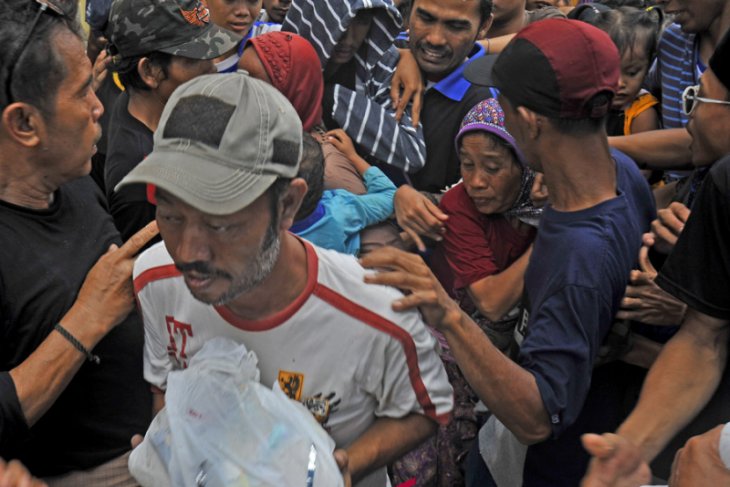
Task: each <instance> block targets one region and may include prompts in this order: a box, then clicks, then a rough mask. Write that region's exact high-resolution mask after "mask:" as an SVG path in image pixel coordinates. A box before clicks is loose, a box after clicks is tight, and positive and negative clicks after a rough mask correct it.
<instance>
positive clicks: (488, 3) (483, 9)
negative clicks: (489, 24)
mask: <svg viewBox="0 0 730 487" xmlns="http://www.w3.org/2000/svg"><path fill="white" fill-rule="evenodd" d="M492 7H493V4H492V0H479V23H480V24H483V23H484V22H485V21H486V20H487V19H488V18H489V16H490V15H492Z"/></svg>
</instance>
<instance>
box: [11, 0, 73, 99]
mask: <svg viewBox="0 0 730 487" xmlns="http://www.w3.org/2000/svg"><path fill="white" fill-rule="evenodd" d="M59 1H60V0H53V1H52V0H33V2H34V3H36V4H38V13H36V15H35V18H34V19H33V22H32V23H31V24H30V28H29V29H28V32H27V33H26V34H25V36H24V37H23V40H22V41H20V47H19V48H18V50H17V51H16V53H15V55H13V56H12V57H11V58H9V59H10V61H9V62H8V65H7V66H8V68H7V73H8V74H7V76H6V77H5V106H7V105H10V104H11V103H12V102H13V94H12V92H11V89H10V85H11V84H12V82H13V71H14V68H15V65H16V64H17V63H18V61H19V60H20V57H21V56H22V55H23V53H24V52H25V49H26V48H27V47H28V44H29V43H30V38H31V36H32V35H33V31H35V28H36V26H37V25H38V21H39V20H40V19H41V15H43V12H48V10H49V9H50V11H51V12H54V13H55V14H57V15H60V16H61V17H66V12H65V11H64V9H63V8H62V7H61V6H59V5H58V2H59ZM49 13H50V12H49Z"/></svg>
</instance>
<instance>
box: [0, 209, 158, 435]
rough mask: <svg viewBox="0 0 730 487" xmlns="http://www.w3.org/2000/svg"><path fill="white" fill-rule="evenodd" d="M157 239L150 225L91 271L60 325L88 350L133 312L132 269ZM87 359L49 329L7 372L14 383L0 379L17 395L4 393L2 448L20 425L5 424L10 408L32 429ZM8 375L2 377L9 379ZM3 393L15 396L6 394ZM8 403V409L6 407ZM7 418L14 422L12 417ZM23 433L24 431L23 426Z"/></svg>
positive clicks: (109, 252)
mask: <svg viewBox="0 0 730 487" xmlns="http://www.w3.org/2000/svg"><path fill="white" fill-rule="evenodd" d="M155 235H157V224H156V223H155V222H153V223H150V224H149V225H148V226H147V227H145V228H144V229H142V230H141V231H140V232H139V233H137V234H136V235H134V236H133V237H132V238H131V239H129V240H128V241H127V242H126V243H125V244H124V245H123V246H122V247H120V248H116V247H114V246H113V247H112V248H110V249H109V251H108V252H107V253H106V254H104V255H103V256H102V257H101V258H100V259H99V261H97V263H96V264H95V265H94V267H92V268H91V270H90V271H89V273H88V274H87V276H86V279H85V281H84V284H83V285H82V286H81V290H80V291H79V295H78V298H77V299H76V301H75V302H74V304H73V306H72V307H71V309H69V310H68V312H67V313H66V314H65V315H64V316H63V318H61V320H60V325H61V326H62V327H63V328H64V329H65V330H67V332H68V333H70V334H71V335H72V336H73V337H74V338H75V339H76V340H78V341H79V342H80V343H81V345H82V346H83V347H84V348H85V349H86V350H92V349H93V348H94V346H95V345H96V344H97V343H98V342H99V341H100V340H101V339H102V338H103V337H104V336H105V335H106V334H107V333H108V332H109V331H111V330H112V329H113V328H114V327H115V326H116V325H117V324H119V323H120V322H121V321H122V320H123V319H124V318H125V317H126V316H127V315H128V314H129V313H130V312H131V311H132V309H133V307H134V298H133V294H132V279H131V276H132V265H133V263H134V258H135V255H136V254H137V252H138V251H139V249H141V248H142V247H143V246H144V245H145V244H146V243H147V242H148V241H149V240H150V239H151V238H152V237H154V236H155ZM86 359H87V357H86V355H84V354H83V353H82V352H81V351H79V350H78V349H77V348H76V347H75V346H74V345H72V344H71V342H70V340H69V339H67V338H66V337H64V336H63V335H61V333H60V332H59V331H53V332H51V334H50V335H48V337H47V338H46V339H45V340H44V341H43V342H42V343H41V344H40V346H39V347H38V348H37V349H36V350H35V351H34V352H33V353H32V354H31V355H30V356H29V357H28V358H26V359H25V360H24V361H23V362H22V363H21V364H20V365H18V366H17V367H15V368H14V369H12V370H10V371H9V372H5V373H3V374H8V375H9V377H10V379H11V380H12V385H9V384H8V381H7V380H5V381H0V383H3V384H5V387H4V388H8V389H12V388H14V392H15V394H11V395H10V396H8V395H7V394H5V393H4V394H3V395H2V403H3V404H2V406H0V411H1V412H2V415H3V417H2V418H0V426H1V427H2V428H1V429H2V430H1V431H0V438H2V444H3V446H4V445H5V444H6V442H8V443H9V442H12V441H13V439H14V438H13V437H12V434H13V433H18V425H17V424H16V425H13V424H12V423H8V422H7V420H8V419H9V418H8V417H7V413H8V411H12V410H13V408H12V404H19V405H20V409H21V411H22V416H23V418H24V419H25V423H26V425H27V427H30V426H33V425H34V424H35V423H36V422H37V421H38V420H39V419H40V418H41V417H42V416H43V414H44V413H45V412H46V411H47V410H48V408H50V407H51V405H52V404H53V403H54V401H55V400H56V399H57V398H58V396H59V395H60V394H61V392H63V390H64V389H65V388H66V386H67V385H68V383H69V382H70V381H71V379H72V378H73V376H74V374H75V373H76V372H77V371H78V369H79V368H80V367H81V365H82V364H83V362H84V361H85V360H86ZM8 375H6V378H7V377H8ZM4 392H10V393H11V392H13V391H12V390H10V391H8V390H4ZM8 405H10V406H8ZM10 419H11V420H12V419H13V418H10ZM20 429H21V430H22V429H24V428H23V427H22V425H21V428H20Z"/></svg>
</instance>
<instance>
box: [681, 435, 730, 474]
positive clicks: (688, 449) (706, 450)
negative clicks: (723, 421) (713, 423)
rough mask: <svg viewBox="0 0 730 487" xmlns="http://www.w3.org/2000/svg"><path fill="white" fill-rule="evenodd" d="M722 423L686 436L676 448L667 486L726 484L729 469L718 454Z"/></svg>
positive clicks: (729, 472)
mask: <svg viewBox="0 0 730 487" xmlns="http://www.w3.org/2000/svg"><path fill="white" fill-rule="evenodd" d="M724 426H725V425H720V426H717V427H715V428H713V429H711V430H710V431H708V432H707V433H705V434H702V435H699V436H695V437H693V438H690V439H689V440H688V441H687V443H685V445H684V448H680V449H679V450H678V451H677V454H676V455H675V457H674V463H673V464H672V476H671V477H670V478H669V485H670V486H671V487H696V486H704V485H707V486H709V485H718V486H719V485H730V470H728V469H727V468H726V467H725V464H724V463H723V461H722V459H721V458H720V453H719V445H720V434H721V432H722V428H723V427H724Z"/></svg>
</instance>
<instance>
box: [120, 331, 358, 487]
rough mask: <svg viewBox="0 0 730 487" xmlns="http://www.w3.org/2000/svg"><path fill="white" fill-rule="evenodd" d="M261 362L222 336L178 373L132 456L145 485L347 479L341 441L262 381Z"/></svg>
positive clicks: (335, 482)
mask: <svg viewBox="0 0 730 487" xmlns="http://www.w3.org/2000/svg"><path fill="white" fill-rule="evenodd" d="M256 364H257V358H256V355H255V354H254V353H253V352H247V351H246V349H245V347H244V346H243V345H238V344H237V343H235V342H233V341H232V340H229V339H226V338H214V339H212V340H210V341H208V342H206V344H205V345H204V346H203V348H202V349H201V350H200V351H199V352H198V353H197V354H196V355H195V356H194V357H193V358H192V360H191V361H190V365H189V367H188V368H187V369H186V370H183V371H176V372H171V373H170V375H169V376H168V381H167V393H166V394H165V401H166V409H165V410H163V411H161V412H160V414H158V416H157V417H156V418H155V420H154V421H153V423H152V425H151V426H150V429H149V430H148V432H147V435H146V436H145V439H144V441H143V442H142V444H141V445H140V446H139V447H137V448H136V449H135V450H134V451H133V452H132V456H131V457H130V462H129V467H130V471H131V473H132V475H133V476H134V477H135V478H136V479H137V481H138V482H139V483H140V484H141V485H143V486H144V487H147V486H150V487H152V486H154V487H162V486H166V485H174V486H176V487H177V486H185V487H187V486H207V487H223V486H225V487H229V486H241V487H244V486H245V487H249V486H250V487H259V486H261V487H263V486H267V487H268V486H270V487H275V486H276V487H281V486H293V487H294V486H302V487H309V486H313V487H317V486H323V487H324V486H326V487H338V486H343V485H344V483H343V480H342V476H341V474H340V472H339V469H338V467H337V464H336V462H335V459H334V457H333V456H332V452H333V450H334V446H335V445H334V441H333V440H332V439H331V438H330V437H329V435H327V433H326V432H325V431H324V430H323V429H322V427H321V426H320V425H319V423H317V421H316V420H315V419H314V418H313V417H312V415H311V413H310V412H309V411H308V410H307V409H306V408H305V407H304V406H303V405H301V404H299V403H297V402H295V401H292V400H290V399H289V398H288V397H287V396H286V395H285V394H284V393H283V392H282V391H281V390H280V389H279V387H278V384H275V385H274V388H273V389H269V388H267V387H265V386H263V385H261V384H259V383H258V379H259V372H258V368H257V367H256Z"/></svg>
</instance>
